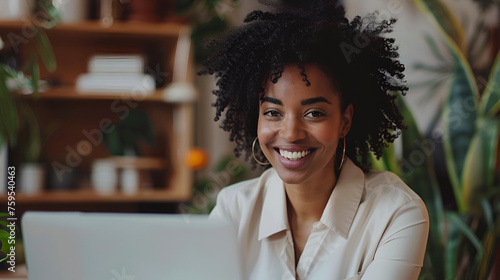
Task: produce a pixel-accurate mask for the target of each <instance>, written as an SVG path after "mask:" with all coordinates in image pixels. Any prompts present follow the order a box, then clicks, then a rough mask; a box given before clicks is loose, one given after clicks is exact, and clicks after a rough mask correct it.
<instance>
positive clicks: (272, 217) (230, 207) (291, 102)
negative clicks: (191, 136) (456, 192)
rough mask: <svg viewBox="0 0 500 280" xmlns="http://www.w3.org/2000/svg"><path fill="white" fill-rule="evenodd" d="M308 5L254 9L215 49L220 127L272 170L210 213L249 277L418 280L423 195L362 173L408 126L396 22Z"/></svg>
mask: <svg viewBox="0 0 500 280" xmlns="http://www.w3.org/2000/svg"><path fill="white" fill-rule="evenodd" d="M376 16H377V15H376V14H373V15H371V16H369V17H367V18H364V19H363V18H360V17H356V18H354V19H353V20H352V21H351V22H349V21H348V20H347V19H346V18H345V11H344V9H343V7H340V6H337V5H336V4H335V3H334V2H332V1H319V2H317V4H315V5H313V6H312V7H310V8H308V9H292V8H286V7H284V8H281V9H280V10H279V11H278V12H275V13H264V12H261V11H254V12H252V13H250V14H249V15H248V16H247V18H246V20H245V22H247V24H246V25H244V26H243V27H241V28H239V29H237V30H234V31H232V32H230V33H229V34H228V35H226V36H225V37H224V38H222V39H219V40H216V41H214V42H213V43H212V44H211V47H213V49H214V53H213V55H212V56H211V57H210V58H209V59H208V60H207V61H206V63H205V67H206V69H205V70H204V71H203V72H202V73H209V74H215V76H216V77H217V79H218V81H217V86H218V89H217V90H215V91H214V94H215V95H216V96H217V101H216V102H215V104H214V105H215V107H216V109H217V113H216V114H217V116H216V120H218V119H219V117H220V116H221V115H222V113H223V112H225V119H224V120H223V123H222V128H223V129H224V130H226V131H229V132H230V139H231V140H232V141H235V142H236V144H237V147H236V150H235V152H236V154H237V155H240V154H241V153H242V152H243V151H245V152H246V158H247V159H248V158H249V155H250V154H251V155H252V156H253V157H252V158H253V159H254V160H255V162H257V163H259V164H262V165H269V166H271V167H272V168H269V169H268V170H266V171H265V172H264V173H263V174H262V175H261V176H260V177H259V178H256V179H253V180H249V181H245V182H241V183H238V184H236V185H233V186H230V187H228V188H225V189H224V190H222V191H221V192H220V194H219V196H218V199H217V205H216V207H215V209H214V210H213V212H212V213H211V217H213V218H225V219H229V220H230V221H231V223H233V224H234V225H235V227H236V228H237V231H238V242H239V246H240V249H241V253H242V261H243V267H244V275H245V279H384V280H390V279H394V280H409V279H417V277H418V275H419V272H420V268H421V267H422V262H423V257H424V252H425V246H426V241H427V233H428V226H429V223H428V216H427V211H426V208H425V206H424V204H423V202H422V201H421V199H420V198H419V197H418V196H417V195H416V194H415V193H414V192H413V191H412V190H411V189H410V188H408V186H406V185H405V184H404V183H403V182H402V181H401V180H400V179H399V178H398V177H397V176H396V175H394V174H392V173H389V172H381V171H370V170H369V168H368V167H369V165H368V157H369V153H370V151H371V152H373V153H374V154H375V155H377V156H380V155H381V154H382V151H383V149H384V148H385V146H386V145H387V143H389V142H393V141H394V139H395V138H396V137H397V136H398V134H399V132H400V130H401V129H403V128H404V124H403V122H402V116H401V114H400V112H399V110H398V108H397V106H396V103H395V99H396V97H397V96H398V95H399V94H404V93H405V92H406V91H407V87H406V86H405V83H404V80H403V78H404V75H403V70H404V66H403V65H402V64H401V63H399V61H398V60H397V58H398V53H397V48H396V47H394V45H393V44H394V40H393V39H390V38H386V37H383V35H384V34H385V33H387V32H390V31H391V26H392V24H393V23H394V21H382V22H377V21H376Z"/></svg>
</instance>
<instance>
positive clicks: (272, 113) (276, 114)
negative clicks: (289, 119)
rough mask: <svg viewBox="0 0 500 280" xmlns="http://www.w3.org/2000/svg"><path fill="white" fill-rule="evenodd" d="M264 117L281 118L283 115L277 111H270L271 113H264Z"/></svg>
mask: <svg viewBox="0 0 500 280" xmlns="http://www.w3.org/2000/svg"><path fill="white" fill-rule="evenodd" d="M264 116H268V117H279V116H281V113H280V112H278V111H276V110H270V111H267V112H264Z"/></svg>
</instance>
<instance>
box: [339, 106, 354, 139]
mask: <svg viewBox="0 0 500 280" xmlns="http://www.w3.org/2000/svg"><path fill="white" fill-rule="evenodd" d="M353 113H354V107H353V106H352V104H349V105H347V108H346V109H345V110H344V112H343V113H342V124H341V127H342V132H341V133H340V136H341V138H342V137H345V136H346V135H347V133H348V132H349V130H350V129H351V125H352V115H353Z"/></svg>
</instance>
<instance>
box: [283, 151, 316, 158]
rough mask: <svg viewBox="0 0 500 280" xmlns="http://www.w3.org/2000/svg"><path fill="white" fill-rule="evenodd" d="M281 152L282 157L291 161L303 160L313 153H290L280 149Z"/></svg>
mask: <svg viewBox="0 0 500 280" xmlns="http://www.w3.org/2000/svg"><path fill="white" fill-rule="evenodd" d="M279 151H280V155H281V156H282V157H284V158H287V159H289V160H299V159H301V158H303V157H305V156H307V155H308V154H310V153H311V151H310V150H306V151H301V152H289V151H285V150H282V149H279Z"/></svg>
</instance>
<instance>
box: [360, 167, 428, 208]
mask: <svg viewBox="0 0 500 280" xmlns="http://www.w3.org/2000/svg"><path fill="white" fill-rule="evenodd" d="M365 191H366V199H382V200H389V201H391V202H392V203H395V204H398V202H399V204H405V203H408V202H415V203H417V204H423V202H422V199H421V198H420V197H419V196H418V194H417V193H415V191H413V190H412V189H411V188H410V187H409V186H408V185H407V184H406V183H405V182H404V181H403V180H402V179H401V178H400V177H399V176H397V175H396V174H394V173H392V172H389V171H378V170H370V171H369V172H368V173H365Z"/></svg>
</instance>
